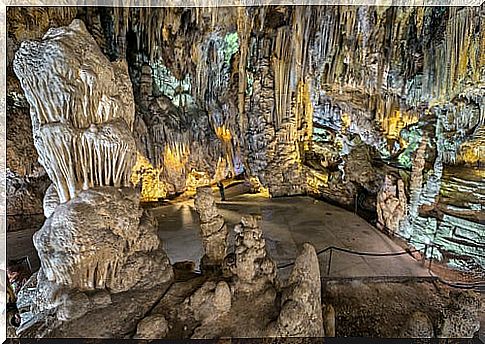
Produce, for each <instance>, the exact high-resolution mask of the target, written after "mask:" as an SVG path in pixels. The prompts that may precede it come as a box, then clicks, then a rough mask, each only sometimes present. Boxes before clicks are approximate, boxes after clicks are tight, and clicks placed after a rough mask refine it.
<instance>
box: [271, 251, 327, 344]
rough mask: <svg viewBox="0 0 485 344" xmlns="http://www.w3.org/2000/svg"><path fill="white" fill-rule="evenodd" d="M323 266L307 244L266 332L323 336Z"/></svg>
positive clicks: (278, 334)
mask: <svg viewBox="0 0 485 344" xmlns="http://www.w3.org/2000/svg"><path fill="white" fill-rule="evenodd" d="M323 325H324V324H323V318H322V303H321V283H320V265H319V263H318V256H317V253H316V251H315V248H314V247H313V246H312V245H310V244H304V245H303V250H302V252H301V253H300V255H299V256H298V257H297V259H296V261H295V266H294V267H293V270H292V272H291V275H290V278H289V279H288V282H287V287H286V288H285V289H284V290H283V293H282V297H281V310H280V314H279V316H278V318H277V320H276V321H275V322H273V323H271V324H270V325H269V326H268V329H267V335H268V336H271V337H288V336H291V337H323V336H324V326H323Z"/></svg>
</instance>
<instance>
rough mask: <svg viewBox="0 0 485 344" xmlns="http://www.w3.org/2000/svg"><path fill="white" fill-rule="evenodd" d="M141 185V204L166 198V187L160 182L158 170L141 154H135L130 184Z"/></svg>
mask: <svg viewBox="0 0 485 344" xmlns="http://www.w3.org/2000/svg"><path fill="white" fill-rule="evenodd" d="M140 181H141V183H142V185H141V186H142V188H141V200H142V201H143V202H153V201H158V199H159V198H164V197H166V196H167V187H166V185H165V183H164V182H163V181H161V180H160V170H159V169H157V168H154V167H153V165H152V164H151V163H150V162H149V161H148V159H147V158H145V157H144V156H143V155H142V154H140V153H137V155H136V164H135V166H133V169H132V174H131V182H132V183H133V185H135V186H136V185H138V183H140Z"/></svg>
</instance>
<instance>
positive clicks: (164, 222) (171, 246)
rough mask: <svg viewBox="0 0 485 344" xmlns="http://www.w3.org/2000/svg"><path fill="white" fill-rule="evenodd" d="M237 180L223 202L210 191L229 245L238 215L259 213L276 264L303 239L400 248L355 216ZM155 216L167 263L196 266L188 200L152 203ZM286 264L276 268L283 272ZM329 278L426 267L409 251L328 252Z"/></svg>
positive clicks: (198, 250)
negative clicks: (251, 190) (270, 194)
mask: <svg viewBox="0 0 485 344" xmlns="http://www.w3.org/2000/svg"><path fill="white" fill-rule="evenodd" d="M245 191H246V190H245V187H244V186H243V185H242V184H240V185H237V186H234V187H231V188H229V189H226V201H224V202H220V201H219V200H220V198H219V194H218V191H216V190H215V191H214V195H215V197H216V200H217V206H218V208H219V211H220V213H221V215H222V216H223V217H224V219H225V220H226V223H227V224H228V229H229V231H230V235H229V245H230V247H232V242H233V238H234V232H233V229H234V225H235V224H237V223H238V222H239V221H240V219H241V215H243V214H259V215H261V216H262V227H263V233H264V236H265V238H266V248H267V251H268V252H269V255H270V256H271V257H272V258H273V259H274V260H275V261H276V263H277V265H284V264H287V263H290V262H293V261H294V259H295V258H296V256H297V254H298V252H299V250H300V248H301V246H302V244H303V243H305V242H309V243H311V244H313V246H314V247H315V248H316V250H317V251H320V250H322V249H324V248H326V247H328V246H336V247H340V248H345V249H350V250H354V251H360V252H378V253H384V252H401V251H403V249H402V248H401V247H400V246H398V245H397V244H396V243H395V242H393V241H392V240H391V239H390V238H389V237H387V236H386V235H385V234H383V233H381V232H380V231H378V230H377V229H376V228H374V227H373V226H371V225H370V224H369V223H367V222H366V221H365V220H363V219H362V218H360V217H359V216H357V215H355V214H353V213H351V212H349V211H347V210H344V209H341V208H339V207H336V206H333V205H330V204H327V203H325V202H322V201H317V200H314V199H312V198H310V197H305V196H296V197H282V198H273V199H269V198H266V197H264V196H263V195H262V194H248V193H245ZM151 211H152V212H153V215H154V216H155V217H156V218H157V219H158V221H159V235H160V238H161V239H162V240H163V245H164V248H165V249H166V251H167V254H168V256H169V258H170V260H171V262H172V264H173V263H176V262H180V261H187V260H190V261H194V262H196V266H198V262H199V261H200V258H201V257H202V255H203V249H202V242H201V238H200V235H199V218H198V214H197V212H196V211H195V209H194V201H193V200H185V201H181V202H179V203H173V204H170V205H165V206H161V207H158V208H153V209H152V210H151ZM329 258H330V255H329V251H327V252H325V253H322V254H321V255H319V261H320V271H321V274H322V277H323V276H327V272H328V263H329ZM290 271H291V266H290V267H287V268H282V269H280V270H279V274H280V276H281V277H282V278H285V277H286V276H288V274H289V272H290ZM328 276H330V277H375V276H429V275H428V272H427V270H426V269H425V268H424V267H423V266H422V265H421V264H420V263H419V262H417V261H416V260H415V259H414V258H412V257H411V256H410V255H408V254H405V255H401V256H392V257H371V256H359V255H351V254H348V253H344V252H337V251H333V254H332V258H331V268H330V274H329V275H328Z"/></svg>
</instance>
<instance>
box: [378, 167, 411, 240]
mask: <svg viewBox="0 0 485 344" xmlns="http://www.w3.org/2000/svg"><path fill="white" fill-rule="evenodd" d="M406 207H407V198H406V192H405V188H404V182H403V181H402V179H397V180H396V178H393V177H392V176H390V175H387V176H386V177H385V179H384V184H383V185H382V187H381V189H380V190H379V193H378V194H377V227H378V228H380V229H386V230H389V231H391V232H397V231H398V230H399V224H400V222H401V221H402V220H403V219H404V217H405V216H406V209H407V208H406Z"/></svg>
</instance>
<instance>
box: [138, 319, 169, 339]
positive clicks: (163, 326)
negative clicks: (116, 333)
mask: <svg viewBox="0 0 485 344" xmlns="http://www.w3.org/2000/svg"><path fill="white" fill-rule="evenodd" d="M168 330H169V325H168V323H167V320H166V319H165V317H164V316H163V315H160V314H157V315H151V316H148V317H146V318H143V320H142V321H140V322H139V323H138V325H137V327H136V335H135V336H134V337H133V339H160V338H164V337H165V336H166V335H167V332H168Z"/></svg>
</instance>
